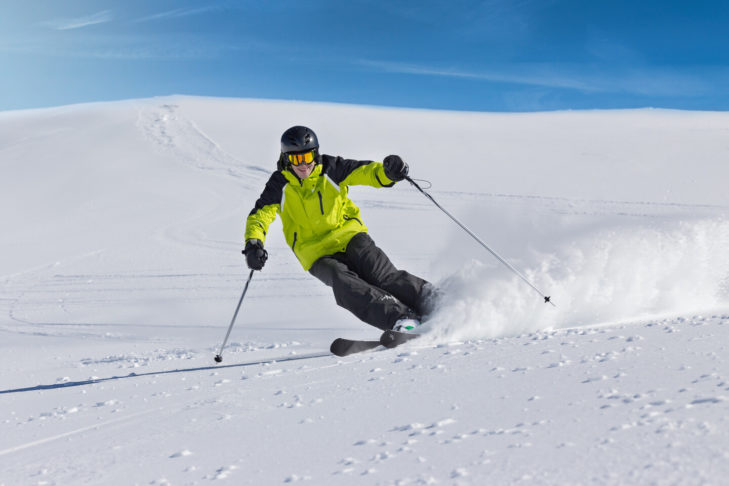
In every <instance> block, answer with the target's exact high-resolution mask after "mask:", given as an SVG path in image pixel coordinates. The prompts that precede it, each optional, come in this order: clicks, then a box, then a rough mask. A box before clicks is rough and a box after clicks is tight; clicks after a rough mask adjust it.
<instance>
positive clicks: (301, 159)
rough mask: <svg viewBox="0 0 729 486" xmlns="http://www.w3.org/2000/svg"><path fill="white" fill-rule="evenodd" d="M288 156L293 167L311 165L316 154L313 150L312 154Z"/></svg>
mask: <svg viewBox="0 0 729 486" xmlns="http://www.w3.org/2000/svg"><path fill="white" fill-rule="evenodd" d="M286 156H287V157H288V159H289V162H291V165H299V164H310V163H312V162H314V159H315V158H316V153H315V151H314V150H312V151H311V152H306V153H303V154H286Z"/></svg>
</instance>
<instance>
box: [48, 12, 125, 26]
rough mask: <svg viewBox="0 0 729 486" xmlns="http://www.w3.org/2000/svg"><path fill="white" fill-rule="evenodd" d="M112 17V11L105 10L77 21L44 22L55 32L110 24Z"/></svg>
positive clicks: (79, 18) (58, 20)
mask: <svg viewBox="0 0 729 486" xmlns="http://www.w3.org/2000/svg"><path fill="white" fill-rule="evenodd" d="M111 20H112V15H111V11H110V10H103V11H101V12H97V13H95V14H91V15H86V16H84V17H78V18H75V19H57V20H49V21H47V22H43V25H46V26H48V27H50V28H52V29H55V30H73V29H81V28H83V27H88V26H90V25H97V24H103V23H106V22H110V21H111Z"/></svg>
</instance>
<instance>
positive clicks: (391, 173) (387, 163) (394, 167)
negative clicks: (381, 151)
mask: <svg viewBox="0 0 729 486" xmlns="http://www.w3.org/2000/svg"><path fill="white" fill-rule="evenodd" d="M382 166H383V167H384V169H385V175H386V176H387V178H388V179H390V180H391V181H393V182H399V181H401V180H403V179H405V177H407V175H408V164H406V163H405V162H403V160H402V159H401V158H400V156H399V155H388V156H387V157H385V160H383V161H382Z"/></svg>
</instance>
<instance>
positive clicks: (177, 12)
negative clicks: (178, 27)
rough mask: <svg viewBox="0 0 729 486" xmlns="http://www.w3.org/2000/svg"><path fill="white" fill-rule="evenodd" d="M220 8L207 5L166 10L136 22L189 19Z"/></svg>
mask: <svg viewBox="0 0 729 486" xmlns="http://www.w3.org/2000/svg"><path fill="white" fill-rule="evenodd" d="M220 8H221V7H220V6H217V5H209V6H207V7H186V8H176V9H174V10H167V11H166V12H160V13H157V14H154V15H149V16H147V17H142V18H140V19H137V22H149V21H151V20H162V19H169V18H179V17H189V16H190V15H200V14H204V13H207V12H212V11H215V10H219V9H220Z"/></svg>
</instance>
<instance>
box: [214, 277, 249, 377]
mask: <svg viewBox="0 0 729 486" xmlns="http://www.w3.org/2000/svg"><path fill="white" fill-rule="evenodd" d="M253 272H254V270H251V274H250V275H248V280H247V281H246V286H245V287H244V288H243V293H242V294H241V296H240V300H239V301H238V306H237V307H236V308H235V313H234V314H233V319H231V320H230V326H228V332H227V333H225V339H224V340H223V344H221V345H220V352H219V353H218V354H216V355H215V362H216V363H221V362H222V361H223V348H224V347H225V344H226V343H227V342H228V338H229V337H230V331H231V330H232V329H233V324H235V318H236V317H238V311H239V310H240V306H241V304H242V303H243V297H245V296H246V292H247V291H248V284H250V283H251V279H252V278H253Z"/></svg>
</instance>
